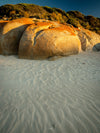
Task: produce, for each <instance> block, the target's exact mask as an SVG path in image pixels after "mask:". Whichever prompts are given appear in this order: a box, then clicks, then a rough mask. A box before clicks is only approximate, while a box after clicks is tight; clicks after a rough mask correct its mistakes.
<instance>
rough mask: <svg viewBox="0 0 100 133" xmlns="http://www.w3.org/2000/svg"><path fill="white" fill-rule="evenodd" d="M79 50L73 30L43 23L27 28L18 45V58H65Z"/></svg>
mask: <svg viewBox="0 0 100 133" xmlns="http://www.w3.org/2000/svg"><path fill="white" fill-rule="evenodd" d="M80 50H81V43H80V40H79V38H78V36H77V35H76V34H75V32H74V30H73V29H72V28H71V27H70V26H67V25H62V24H58V23H44V24H43V22H42V23H41V22H40V23H39V24H37V26H36V25H35V26H34V25H30V26H28V27H27V29H26V30H25V32H24V33H23V36H22V38H21V40H20V43H19V52H18V54H19V58H25V59H45V58H48V57H52V56H59V55H61V56H67V55H71V54H76V53H78V52H79V51H80Z"/></svg>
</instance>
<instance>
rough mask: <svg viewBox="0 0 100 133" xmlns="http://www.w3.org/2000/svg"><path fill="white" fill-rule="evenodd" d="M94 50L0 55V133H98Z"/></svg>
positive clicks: (99, 64)
mask: <svg viewBox="0 0 100 133" xmlns="http://www.w3.org/2000/svg"><path fill="white" fill-rule="evenodd" d="M99 132H100V53H94V52H88V53H81V54H79V55H73V56H70V57H64V58H60V59H58V60H55V61H48V60H43V61H41V60H21V59H17V57H16V56H7V57H4V56H0V133H99Z"/></svg>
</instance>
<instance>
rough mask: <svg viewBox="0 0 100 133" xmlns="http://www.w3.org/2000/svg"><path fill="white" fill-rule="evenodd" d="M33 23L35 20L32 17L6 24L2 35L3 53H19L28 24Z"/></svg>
mask: <svg viewBox="0 0 100 133" xmlns="http://www.w3.org/2000/svg"><path fill="white" fill-rule="evenodd" d="M32 23H33V20H32V19H30V18H20V19H16V20H12V21H9V22H8V23H7V24H5V25H4V27H3V29H2V32H1V35H0V36H1V37H0V47H1V54H4V55H11V54H17V53H18V47H19V41H20V38H21V36H22V34H23V32H24V30H25V29H26V28H27V26H29V25H30V24H32Z"/></svg>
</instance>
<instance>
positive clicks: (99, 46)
mask: <svg viewBox="0 0 100 133" xmlns="http://www.w3.org/2000/svg"><path fill="white" fill-rule="evenodd" d="M93 51H100V43H98V44H96V45H94V46H93Z"/></svg>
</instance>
